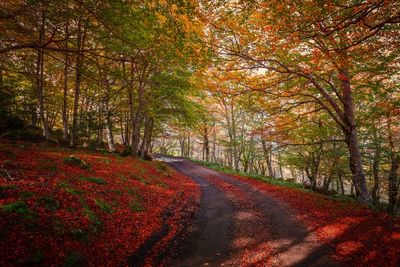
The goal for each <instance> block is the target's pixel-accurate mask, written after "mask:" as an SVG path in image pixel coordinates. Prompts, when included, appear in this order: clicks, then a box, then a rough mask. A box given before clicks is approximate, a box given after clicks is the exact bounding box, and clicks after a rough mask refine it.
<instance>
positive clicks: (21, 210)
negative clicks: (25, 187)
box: [0, 199, 37, 220]
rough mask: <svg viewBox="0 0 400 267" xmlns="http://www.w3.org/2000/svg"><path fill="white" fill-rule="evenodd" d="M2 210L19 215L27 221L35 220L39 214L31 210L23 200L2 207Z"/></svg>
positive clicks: (0, 207) (0, 208)
mask: <svg viewBox="0 0 400 267" xmlns="http://www.w3.org/2000/svg"><path fill="white" fill-rule="evenodd" d="M0 210H1V211H3V212H7V213H17V214H20V215H21V216H22V217H23V218H25V219H27V220H35V219H36V217H37V214H36V213H35V212H34V211H33V210H31V209H30V208H29V207H28V206H27V205H26V203H25V201H23V200H22V199H18V200H17V201H15V202H12V203H9V204H4V205H1V206H0Z"/></svg>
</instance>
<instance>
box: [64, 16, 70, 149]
mask: <svg viewBox="0 0 400 267" xmlns="http://www.w3.org/2000/svg"><path fill="white" fill-rule="evenodd" d="M68 38H69V31H68V22H67V23H65V44H64V46H65V49H68ZM67 98H68V53H67V52H65V58H64V91H63V109H62V121H63V141H64V142H67V141H68V112H67V110H68V106H67V103H68V102H67Z"/></svg>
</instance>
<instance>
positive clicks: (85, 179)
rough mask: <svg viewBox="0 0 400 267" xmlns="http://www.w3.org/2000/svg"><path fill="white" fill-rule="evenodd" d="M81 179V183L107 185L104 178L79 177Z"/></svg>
mask: <svg viewBox="0 0 400 267" xmlns="http://www.w3.org/2000/svg"><path fill="white" fill-rule="evenodd" d="M79 179H80V180H81V181H86V182H91V183H95V184H101V185H104V184H106V181H104V180H103V179H102V178H97V177H86V176H81V177H79Z"/></svg>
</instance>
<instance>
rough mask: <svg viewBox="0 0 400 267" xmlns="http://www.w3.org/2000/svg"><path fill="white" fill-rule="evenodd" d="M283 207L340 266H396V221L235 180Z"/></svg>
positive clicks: (399, 258)
mask: <svg viewBox="0 0 400 267" xmlns="http://www.w3.org/2000/svg"><path fill="white" fill-rule="evenodd" d="M235 177H236V178H238V179H240V180H242V181H244V182H246V183H249V184H251V185H252V186H254V187H256V188H258V189H261V190H264V192H265V193H266V194H268V195H269V196H273V197H275V198H276V199H278V200H280V201H281V202H283V203H287V204H288V206H289V207H290V208H292V209H293V210H294V211H295V212H296V213H297V214H298V216H297V217H298V219H300V220H301V221H303V223H304V224H305V225H306V226H307V228H308V229H309V231H312V232H314V233H315V234H316V235H317V237H318V238H319V240H320V241H321V242H323V243H325V244H328V245H330V246H332V247H334V249H335V251H334V254H332V257H333V258H334V259H335V261H337V262H339V263H340V264H341V265H344V266H366V265H367V266H398V265H399V263H400V254H399V253H398V252H399V251H400V220H399V219H398V218H394V217H392V216H390V215H388V214H386V213H383V212H374V211H372V210H370V209H368V208H365V207H364V206H361V205H359V204H357V203H351V202H340V201H334V200H331V199H328V198H327V197H325V196H323V195H320V194H317V193H312V192H304V191H301V190H296V189H290V188H285V187H279V186H273V185H270V184H266V183H263V182H261V181H257V180H252V179H248V178H243V177H240V176H235Z"/></svg>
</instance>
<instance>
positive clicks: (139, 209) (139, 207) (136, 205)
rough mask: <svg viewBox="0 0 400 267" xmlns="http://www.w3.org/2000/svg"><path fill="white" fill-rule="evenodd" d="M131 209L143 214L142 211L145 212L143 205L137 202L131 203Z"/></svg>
mask: <svg viewBox="0 0 400 267" xmlns="http://www.w3.org/2000/svg"><path fill="white" fill-rule="evenodd" d="M129 207H130V209H131V210H132V211H133V212H142V211H144V207H143V205H142V204H141V203H140V202H139V201H137V200H132V201H131V202H130V203H129Z"/></svg>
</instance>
